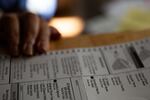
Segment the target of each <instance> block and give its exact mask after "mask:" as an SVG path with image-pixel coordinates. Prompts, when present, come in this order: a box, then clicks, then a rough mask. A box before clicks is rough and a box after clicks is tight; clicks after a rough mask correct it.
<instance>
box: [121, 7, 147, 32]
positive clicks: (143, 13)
mask: <svg viewBox="0 0 150 100" xmlns="http://www.w3.org/2000/svg"><path fill="white" fill-rule="evenodd" d="M148 28H149V29H150V10H149V11H148V10H144V9H138V8H136V9H129V10H128V13H127V14H126V15H125V16H124V18H123V19H122V21H121V24H120V26H119V31H137V30H144V29H148Z"/></svg>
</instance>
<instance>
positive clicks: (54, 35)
mask: <svg viewBox="0 0 150 100" xmlns="http://www.w3.org/2000/svg"><path fill="white" fill-rule="evenodd" d="M49 29H50V33H51V35H50V40H52V41H56V40H59V39H61V37H62V36H61V33H60V32H59V31H58V30H57V29H56V28H54V27H52V26H50V27H49Z"/></svg>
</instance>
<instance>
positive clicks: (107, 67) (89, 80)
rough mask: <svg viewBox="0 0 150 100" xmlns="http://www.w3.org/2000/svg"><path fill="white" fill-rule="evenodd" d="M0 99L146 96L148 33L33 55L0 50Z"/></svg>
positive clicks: (132, 99)
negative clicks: (126, 39)
mask: <svg viewBox="0 0 150 100" xmlns="http://www.w3.org/2000/svg"><path fill="white" fill-rule="evenodd" d="M0 100H150V38H145V39H143V40H138V41H132V42H127V43H121V44H113V45H107V46H100V47H93V48H92V47H91V48H75V49H66V50H58V51H51V52H48V53H47V54H43V55H40V56H34V57H31V58H25V57H19V58H12V57H10V56H8V55H4V54H3V55H0Z"/></svg>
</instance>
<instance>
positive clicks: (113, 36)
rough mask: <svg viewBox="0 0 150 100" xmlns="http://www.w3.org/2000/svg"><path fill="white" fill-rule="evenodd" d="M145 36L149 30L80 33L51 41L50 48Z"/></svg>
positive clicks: (94, 44) (107, 43)
mask: <svg viewBox="0 0 150 100" xmlns="http://www.w3.org/2000/svg"><path fill="white" fill-rule="evenodd" d="M145 37H150V30H144V31H137V32H122V33H109V34H97V35H81V36H78V37H73V38H67V39H61V40H59V41H55V42H54V41H53V42H51V45H50V50H60V49H69V48H84V47H95V46H103V45H110V44H115V43H124V42H129V41H133V40H139V39H143V38H145Z"/></svg>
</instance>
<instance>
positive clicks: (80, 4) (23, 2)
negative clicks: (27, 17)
mask: <svg viewBox="0 0 150 100" xmlns="http://www.w3.org/2000/svg"><path fill="white" fill-rule="evenodd" d="M8 1H10V2H9V3H8ZM14 2H17V3H14ZM2 3H4V4H5V6H4V8H5V9H6V10H7V9H8V8H10V7H13V6H16V4H17V5H19V7H20V8H21V9H22V10H28V11H31V12H33V13H36V14H38V15H40V16H41V17H43V18H45V19H46V20H47V21H48V22H49V25H52V26H54V27H56V28H57V29H58V30H59V31H60V32H61V33H62V36H63V37H66V38H67V37H73V36H78V35H82V34H109V33H112V32H124V31H137V30H145V29H149V28H150V0H1V3H0V5H1V4H2ZM11 4H12V5H13V6H12V5H11Z"/></svg>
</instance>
